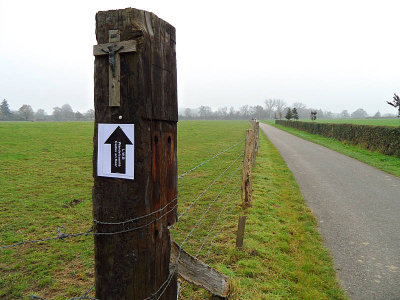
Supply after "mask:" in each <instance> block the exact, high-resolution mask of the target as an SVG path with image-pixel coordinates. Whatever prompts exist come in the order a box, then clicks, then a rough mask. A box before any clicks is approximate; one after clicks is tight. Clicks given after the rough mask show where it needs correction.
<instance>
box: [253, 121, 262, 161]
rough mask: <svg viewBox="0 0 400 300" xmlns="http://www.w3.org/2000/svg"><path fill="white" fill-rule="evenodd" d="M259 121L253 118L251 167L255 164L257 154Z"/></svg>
mask: <svg viewBox="0 0 400 300" xmlns="http://www.w3.org/2000/svg"><path fill="white" fill-rule="evenodd" d="M259 126H260V122H258V121H257V120H254V123H253V131H254V148H253V149H254V150H253V161H252V165H253V167H254V166H255V165H256V158H257V154H258V143H259V132H260V127H259Z"/></svg>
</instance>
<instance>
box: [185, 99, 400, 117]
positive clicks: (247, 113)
mask: <svg viewBox="0 0 400 300" xmlns="http://www.w3.org/2000/svg"><path fill="white" fill-rule="evenodd" d="M293 109H294V110H295V111H296V113H297V116H298V118H299V119H310V118H311V117H312V116H314V117H315V118H318V119H365V118H375V119H378V118H395V117H396V115H394V114H383V115H382V114H381V113H380V112H379V111H377V112H376V113H375V114H374V115H373V116H369V115H368V113H367V112H366V111H365V110H364V109H362V108H358V109H356V110H355V111H354V112H351V113H350V112H349V111H348V110H343V111H342V112H340V113H332V112H330V111H323V110H321V109H313V108H308V107H307V106H306V105H305V104H304V103H301V102H295V103H294V104H293V105H292V106H288V105H287V103H286V102H285V101H283V100H281V99H267V100H265V101H264V106H261V105H255V106H251V105H243V106H241V107H240V108H239V109H237V110H235V109H234V108H233V107H230V108H229V109H228V108H227V107H226V106H225V107H221V108H218V109H217V110H212V108H211V107H210V106H200V107H199V108H185V109H183V110H181V111H180V112H179V120H248V119H253V118H256V119H258V120H263V119H264V120H266V119H275V120H281V119H285V118H286V117H287V116H290V115H291V114H292V112H293ZM289 111H290V113H289ZM312 113H313V114H312Z"/></svg>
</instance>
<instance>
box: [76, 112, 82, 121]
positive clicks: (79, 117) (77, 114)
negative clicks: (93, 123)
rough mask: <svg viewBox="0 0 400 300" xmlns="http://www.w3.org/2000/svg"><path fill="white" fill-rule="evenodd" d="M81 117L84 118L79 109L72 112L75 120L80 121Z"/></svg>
mask: <svg viewBox="0 0 400 300" xmlns="http://www.w3.org/2000/svg"><path fill="white" fill-rule="evenodd" d="M83 118H84V117H83V115H82V114H81V113H80V112H79V111H77V112H75V113H74V119H75V120H77V121H82V120H83Z"/></svg>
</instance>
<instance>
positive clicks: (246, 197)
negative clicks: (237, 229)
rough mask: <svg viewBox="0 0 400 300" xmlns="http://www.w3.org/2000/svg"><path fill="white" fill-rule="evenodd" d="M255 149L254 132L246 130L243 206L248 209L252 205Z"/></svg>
mask: <svg viewBox="0 0 400 300" xmlns="http://www.w3.org/2000/svg"><path fill="white" fill-rule="evenodd" d="M253 149H254V131H253V130H251V129H247V130H246V145H245V151H244V159H243V170H242V205H243V207H247V206H250V205H251V197H252V195H251V193H252V190H251V164H252V160H253V158H252V157H253Z"/></svg>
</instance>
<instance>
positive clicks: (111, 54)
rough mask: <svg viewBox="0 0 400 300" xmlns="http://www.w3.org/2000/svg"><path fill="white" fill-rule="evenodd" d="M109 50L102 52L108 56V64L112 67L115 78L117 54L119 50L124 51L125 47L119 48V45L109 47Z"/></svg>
mask: <svg viewBox="0 0 400 300" xmlns="http://www.w3.org/2000/svg"><path fill="white" fill-rule="evenodd" d="M107 49H108V50H106V49H101V51H103V52H104V53H107V54H108V63H109V65H110V67H111V70H112V75H113V77H115V54H116V53H117V52H118V51H119V50H121V49H124V46H120V47H119V48H117V45H113V46H108V47H107Z"/></svg>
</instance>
